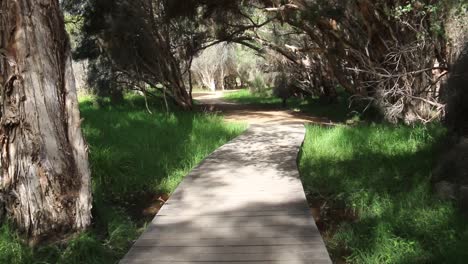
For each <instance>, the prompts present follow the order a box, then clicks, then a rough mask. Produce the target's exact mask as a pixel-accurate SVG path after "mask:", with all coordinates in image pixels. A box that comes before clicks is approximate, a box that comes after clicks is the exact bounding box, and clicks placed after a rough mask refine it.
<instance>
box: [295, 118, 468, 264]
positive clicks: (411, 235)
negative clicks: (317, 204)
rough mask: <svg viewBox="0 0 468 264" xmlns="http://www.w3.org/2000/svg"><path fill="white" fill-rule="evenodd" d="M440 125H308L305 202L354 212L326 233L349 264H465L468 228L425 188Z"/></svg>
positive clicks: (331, 245)
mask: <svg viewBox="0 0 468 264" xmlns="http://www.w3.org/2000/svg"><path fill="white" fill-rule="evenodd" d="M444 133H445V132H444V129H443V128H442V127H441V126H440V125H438V124H432V125H428V126H423V125H418V126H414V127H409V126H391V125H386V124H380V125H358V126H353V127H348V126H334V127H320V126H308V127H307V136H306V140H305V142H304V146H303V149H302V153H301V158H300V170H301V176H302V179H303V183H304V187H305V189H306V192H307V193H308V195H309V197H310V198H311V199H314V197H321V198H322V199H323V198H325V199H326V200H327V201H328V202H329V205H330V206H333V205H334V204H339V205H340V206H343V204H344V206H345V207H346V208H350V209H352V210H353V211H354V212H356V215H357V217H356V218H357V219H355V220H353V221H348V222H342V223H339V224H338V226H336V227H335V229H334V230H332V231H331V232H332V233H331V234H327V235H326V236H325V237H326V238H327V241H326V242H327V246H328V248H329V250H330V252H331V254H332V256H333V257H334V258H335V259H338V258H340V257H342V254H343V252H346V255H345V256H344V257H345V258H346V259H347V261H348V262H349V263H465V262H466V259H467V257H468V251H467V250H466V248H467V247H466V246H467V242H468V223H467V222H466V219H463V217H462V216H461V215H460V213H459V212H458V211H457V209H456V208H455V207H454V206H453V205H452V204H451V203H450V202H443V201H440V200H438V199H436V198H434V197H433V195H432V193H431V188H430V176H431V169H432V167H433V165H432V164H433V162H434V158H435V154H434V149H435V148H434V146H435V145H436V143H437V142H438V141H439V140H440V139H441V138H442V136H443V135H444Z"/></svg>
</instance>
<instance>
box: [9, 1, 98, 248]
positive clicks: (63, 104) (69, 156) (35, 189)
mask: <svg viewBox="0 0 468 264" xmlns="http://www.w3.org/2000/svg"><path fill="white" fill-rule="evenodd" d="M0 7H1V10H0V11H1V13H0V30H1V31H0V44H1V46H0V77H1V78H0V81H2V84H3V90H2V106H1V109H2V116H1V123H0V140H1V142H0V144H1V174H0V201H2V202H3V203H4V205H3V206H4V208H5V209H6V210H5V213H6V216H7V217H8V218H9V219H10V220H11V221H12V222H13V223H15V224H16V225H17V226H18V228H19V229H20V230H21V231H22V232H23V233H24V234H25V235H26V236H27V237H28V238H29V239H30V242H32V243H37V242H39V241H42V240H44V239H48V240H49V239H52V240H54V239H59V238H61V237H63V236H65V235H68V234H70V233H73V232H75V231H78V230H81V229H84V228H86V227H87V226H89V224H90V222H91V190H90V170H89V164H88V154H87V145H86V143H85V141H84V139H83V136H82V133H81V130H80V123H81V120H80V114H79V109H78V102H77V95H76V89H75V80H74V76H73V71H72V66H71V62H72V61H71V56H70V46H69V40H68V36H67V35H66V32H65V29H64V22H63V17H62V14H61V10H60V6H59V1H58V0H0Z"/></svg>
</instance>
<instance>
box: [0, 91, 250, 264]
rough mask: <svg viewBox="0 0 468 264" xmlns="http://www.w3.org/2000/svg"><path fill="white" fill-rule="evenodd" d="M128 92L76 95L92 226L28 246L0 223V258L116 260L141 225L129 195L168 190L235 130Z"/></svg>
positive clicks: (85, 263)
mask: <svg viewBox="0 0 468 264" xmlns="http://www.w3.org/2000/svg"><path fill="white" fill-rule="evenodd" d="M150 103H151V104H150V107H151V108H152V110H153V112H154V113H155V114H149V113H148V112H147V110H146V108H145V104H144V100H143V98H141V97H138V96H128V97H127V98H126V102H125V104H124V105H122V106H118V107H115V106H112V105H109V104H107V103H106V101H105V100H104V101H102V102H101V103H100V104H98V103H97V100H96V99H95V98H93V97H90V96H85V97H82V98H81V99H80V108H81V114H82V117H83V119H84V122H83V123H82V128H83V131H84V134H85V137H86V139H87V141H88V143H89V145H90V162H91V166H92V176H93V177H92V179H93V196H94V204H93V221H94V222H93V226H92V228H91V229H90V230H89V231H88V232H85V233H82V234H80V235H79V236H77V237H75V238H73V239H71V240H70V241H65V242H61V243H56V244H53V245H49V246H46V247H40V248H35V249H32V248H30V247H28V246H26V245H25V244H24V243H22V242H21V240H20V238H19V237H18V236H17V235H16V233H15V231H14V230H13V229H12V228H11V227H10V225H9V224H4V225H3V226H1V227H0V263H13V264H20V263H21V264H23V263H41V264H43V263H66V264H75V263H76V264H78V263H82V264H101V263H116V262H117V261H118V260H119V259H120V258H121V257H123V255H124V254H125V253H126V252H127V250H128V249H129V247H130V246H131V243H132V241H133V240H134V239H136V238H137V237H138V235H139V234H140V233H141V231H142V230H143V228H144V225H145V220H148V219H142V218H140V217H139V216H140V214H139V212H135V211H136V210H142V209H143V208H140V207H139V205H137V204H135V203H136V202H135V201H138V200H142V199H146V198H148V197H150V196H149V195H147V194H148V193H149V194H154V195H156V194H165V193H171V192H172V191H173V190H174V189H175V188H176V186H177V185H178V184H179V183H180V182H181V181H182V180H183V177H184V176H185V175H186V174H187V173H188V172H189V171H190V170H191V169H192V168H193V167H194V166H196V165H197V164H198V163H199V162H200V161H201V160H202V159H203V158H204V157H206V156H207V155H208V154H210V153H211V152H212V151H213V150H215V149H216V148H218V147H219V146H221V145H223V144H224V143H225V142H227V141H228V140H230V139H232V138H234V137H235V136H237V135H239V134H240V133H241V132H242V131H243V130H244V129H245V126H244V125H240V124H239V125H236V124H227V123H225V122H223V119H222V117H220V116H216V115H207V114H201V113H193V112H173V113H169V114H166V113H164V112H161V109H162V107H161V105H160V103H159V102H150Z"/></svg>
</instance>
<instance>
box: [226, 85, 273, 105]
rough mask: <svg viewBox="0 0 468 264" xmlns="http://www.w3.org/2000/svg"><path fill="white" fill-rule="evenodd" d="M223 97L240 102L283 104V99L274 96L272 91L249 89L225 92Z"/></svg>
mask: <svg viewBox="0 0 468 264" xmlns="http://www.w3.org/2000/svg"><path fill="white" fill-rule="evenodd" d="M223 99H225V100H226V101H230V102H235V103H240V104H255V105H273V106H281V99H280V98H278V97H274V96H272V95H271V93H265V94H263V93H262V94H255V93H251V92H250V91H249V90H248V89H241V90H238V91H234V92H228V93H225V94H224V96H223Z"/></svg>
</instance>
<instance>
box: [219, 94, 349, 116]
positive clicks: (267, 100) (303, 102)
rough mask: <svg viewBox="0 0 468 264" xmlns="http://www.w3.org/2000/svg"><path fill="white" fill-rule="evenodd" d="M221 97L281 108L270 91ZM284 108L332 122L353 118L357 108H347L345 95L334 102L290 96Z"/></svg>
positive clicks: (236, 101) (231, 100) (279, 102)
mask: <svg viewBox="0 0 468 264" xmlns="http://www.w3.org/2000/svg"><path fill="white" fill-rule="evenodd" d="M223 99H224V100H226V101H229V102H235V103H239V104H250V105H260V106H265V107H271V108H283V105H282V100H281V98H279V97H276V96H274V95H273V94H272V93H271V92H270V93H267V94H257V93H252V92H250V91H249V90H248V89H242V90H239V91H235V92H229V93H225V94H224V96H223ZM286 109H289V110H294V111H301V112H304V113H307V114H310V115H312V116H315V117H323V118H328V119H330V120H331V121H334V122H344V121H346V120H347V119H350V118H353V117H354V116H355V115H356V112H353V111H355V110H357V109H350V108H348V102H347V101H346V98H345V96H339V97H338V98H337V101H336V102H334V103H329V102H324V101H322V100H320V99H319V98H317V97H305V98H303V99H301V98H298V97H291V98H289V99H288V100H287V105H286Z"/></svg>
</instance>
